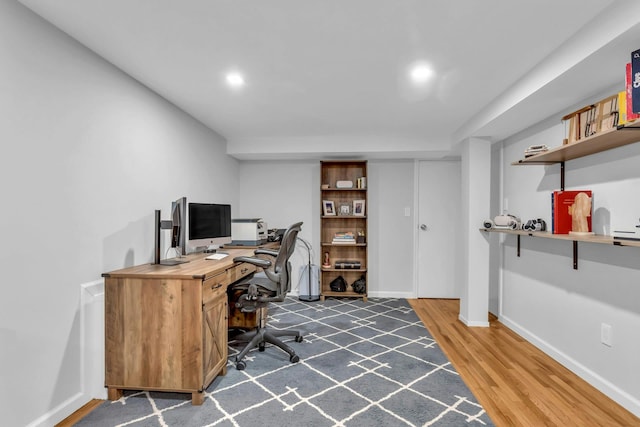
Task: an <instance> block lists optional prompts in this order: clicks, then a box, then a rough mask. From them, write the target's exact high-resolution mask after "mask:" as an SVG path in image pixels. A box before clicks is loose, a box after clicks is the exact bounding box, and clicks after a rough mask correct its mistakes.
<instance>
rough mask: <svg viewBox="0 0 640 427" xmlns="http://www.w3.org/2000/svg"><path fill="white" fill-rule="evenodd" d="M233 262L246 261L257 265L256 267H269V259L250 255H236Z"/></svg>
mask: <svg viewBox="0 0 640 427" xmlns="http://www.w3.org/2000/svg"><path fill="white" fill-rule="evenodd" d="M233 262H248V263H249V264H253V265H257V266H258V267H262V268H269V267H271V261H268V260H266V259H262V258H255V257H250V256H237V257H235V258H234V259H233Z"/></svg>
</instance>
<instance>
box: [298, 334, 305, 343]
mask: <svg viewBox="0 0 640 427" xmlns="http://www.w3.org/2000/svg"><path fill="white" fill-rule="evenodd" d="M303 339H304V338H302V335H298V336H297V337H296V342H302V340H303Z"/></svg>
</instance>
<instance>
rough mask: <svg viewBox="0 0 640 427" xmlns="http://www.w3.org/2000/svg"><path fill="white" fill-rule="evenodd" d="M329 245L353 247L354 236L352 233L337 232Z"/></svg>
mask: <svg viewBox="0 0 640 427" xmlns="http://www.w3.org/2000/svg"><path fill="white" fill-rule="evenodd" d="M331 243H333V244H338V245H341V244H342V245H344V244H346V245H355V243H356V236H355V234H354V233H353V232H352V231H339V232H337V233H334V235H333V240H332V241H331Z"/></svg>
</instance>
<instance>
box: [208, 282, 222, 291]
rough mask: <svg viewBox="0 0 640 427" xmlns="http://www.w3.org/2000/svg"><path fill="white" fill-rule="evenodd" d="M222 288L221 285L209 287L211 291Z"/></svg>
mask: <svg viewBox="0 0 640 427" xmlns="http://www.w3.org/2000/svg"><path fill="white" fill-rule="evenodd" d="M221 287H222V283H218V284H217V285H211V290H212V291H213V290H215V289H218V288H221Z"/></svg>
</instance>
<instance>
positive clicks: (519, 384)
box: [409, 299, 640, 427]
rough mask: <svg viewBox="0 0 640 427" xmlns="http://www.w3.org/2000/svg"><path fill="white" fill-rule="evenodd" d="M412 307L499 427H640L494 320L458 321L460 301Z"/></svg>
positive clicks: (414, 301)
mask: <svg viewBox="0 0 640 427" xmlns="http://www.w3.org/2000/svg"><path fill="white" fill-rule="evenodd" d="M409 303H410V304H411V306H412V307H413V309H414V310H415V312H416V313H417V314H418V316H419V317H420V319H421V320H422V322H423V323H424V324H425V326H426V327H427V329H429V331H430V332H431V335H433V337H434V338H435V340H436V341H437V342H438V344H439V345H440V347H441V348H442V350H443V351H444V352H445V354H446V355H447V357H448V358H449V360H450V361H451V363H452V364H453V365H454V367H455V368H456V370H457V371H458V372H459V373H460V376H461V377H462V378H463V379H464V381H465V383H466V384H467V385H468V386H469V388H470V389H471V391H472V392H473V393H474V395H475V396H476V397H477V398H478V401H479V402H480V403H481V404H482V406H483V407H484V408H485V410H486V411H487V413H488V414H489V416H490V417H491V419H492V420H493V422H494V423H495V424H496V426H498V427H501V426H536V427H537V426H581V427H582V426H584V427H587V426H598V427H600V426H607V427H613V426H625V427H631V426H640V419H639V418H637V417H636V416H634V415H633V414H632V413H630V412H629V411H627V410H626V409H624V408H622V407H621V406H620V405H618V404H617V403H615V402H614V401H613V400H611V399H609V398H608V397H607V396H605V395H604V394H602V393H601V392H599V391H598V390H596V389H595V388H594V387H592V386H591V385H589V384H588V383H587V382H585V381H583V380H582V379H580V378H579V377H578V376H576V375H575V374H574V373H572V372H571V371H569V370H568V369H566V368H565V367H563V366H562V365H560V364H559V363H558V362H556V361H555V360H553V359H551V358H550V357H549V356H547V355H546V354H544V353H543V352H542V351H540V350H538V349H537V348H536V347H534V346H533V345H532V344H530V343H529V342H527V341H525V340H524V339H523V338H522V337H520V336H519V335H518V334H516V333H515V332H513V331H512V330H510V329H509V328H507V327H506V326H504V325H503V324H502V323H500V322H498V320H497V319H496V318H495V317H494V316H492V317H491V319H490V324H491V326H490V327H489V328H469V327H466V326H465V325H464V324H463V323H462V322H460V321H459V320H458V313H459V306H460V302H459V300H443V299H411V300H409Z"/></svg>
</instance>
